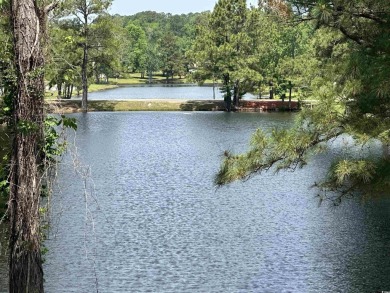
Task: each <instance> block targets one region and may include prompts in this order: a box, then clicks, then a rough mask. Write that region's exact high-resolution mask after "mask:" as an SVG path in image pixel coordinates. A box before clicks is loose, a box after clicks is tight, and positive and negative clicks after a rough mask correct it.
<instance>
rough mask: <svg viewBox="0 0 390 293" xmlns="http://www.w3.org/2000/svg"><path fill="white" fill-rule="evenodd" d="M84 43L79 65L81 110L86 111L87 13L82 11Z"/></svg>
mask: <svg viewBox="0 0 390 293" xmlns="http://www.w3.org/2000/svg"><path fill="white" fill-rule="evenodd" d="M83 33H84V45H83V63H82V65H81V82H82V87H83V97H82V99H81V108H82V111H83V112H84V113H85V112H88V13H87V12H85V13H84V32H83Z"/></svg>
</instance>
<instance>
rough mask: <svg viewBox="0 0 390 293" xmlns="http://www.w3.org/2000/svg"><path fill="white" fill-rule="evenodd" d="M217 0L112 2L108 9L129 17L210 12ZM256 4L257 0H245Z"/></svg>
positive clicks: (134, 0)
mask: <svg viewBox="0 0 390 293" xmlns="http://www.w3.org/2000/svg"><path fill="white" fill-rule="evenodd" d="M216 2H217V0H114V1H113V2H112V6H111V9H110V13H112V14H120V15H131V14H135V13H137V12H141V11H147V10H152V11H157V12H165V13H168V12H169V13H172V14H181V13H189V12H201V11H206V10H212V9H213V8H214V5H215V3H216ZM247 3H248V5H249V4H256V3H257V0H247Z"/></svg>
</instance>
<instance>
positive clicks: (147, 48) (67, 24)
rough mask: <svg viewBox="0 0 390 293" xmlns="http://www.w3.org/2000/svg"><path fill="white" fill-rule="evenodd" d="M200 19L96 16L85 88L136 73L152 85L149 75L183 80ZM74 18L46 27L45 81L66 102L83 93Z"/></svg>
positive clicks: (80, 40)
mask: <svg viewBox="0 0 390 293" xmlns="http://www.w3.org/2000/svg"><path fill="white" fill-rule="evenodd" d="M204 17H205V14H203V13H195V14H192V13H190V14H182V15H171V14H165V13H157V12H153V11H147V12H141V13H138V14H136V15H132V16H119V15H114V16H112V15H108V14H107V13H103V12H102V13H99V14H97V15H96V17H95V18H94V20H93V21H92V22H91V23H90V24H88V28H87V29H88V34H89V35H88V49H89V52H88V53H89V57H88V60H89V62H88V68H87V74H88V77H89V80H90V81H89V83H91V82H94V83H108V82H109V79H110V78H115V77H122V78H126V77H127V76H128V74H130V73H139V74H140V78H145V79H146V78H147V79H148V80H147V81H148V82H152V78H153V73H155V72H162V73H163V74H164V76H165V77H166V78H167V79H169V78H173V76H175V75H176V76H179V78H181V77H184V76H185V75H186V74H187V73H188V72H189V70H190V68H191V66H192V64H191V62H190V60H189V58H188V57H187V52H188V51H189V50H190V48H191V47H192V45H193V42H194V39H195V33H196V27H197V25H198V23H199V21H201V19H202V18H204ZM82 25H83V24H82V23H80V21H79V19H78V18H67V17H65V18H64V17H62V15H61V14H60V15H59V16H58V17H57V18H53V19H52V21H51V22H50V40H51V41H50V46H49V48H50V51H51V54H50V56H51V59H50V62H49V64H48V71H47V78H48V79H49V81H50V85H51V86H54V85H56V86H57V88H58V95H59V96H61V97H64V98H70V97H71V96H72V94H73V93H74V89H76V88H77V89H78V90H80V89H81V88H82V87H81V85H82V75H81V73H80V68H81V66H82V61H83V44H84V40H85V39H86V37H85V36H83V35H80V31H82V30H83V28H82Z"/></svg>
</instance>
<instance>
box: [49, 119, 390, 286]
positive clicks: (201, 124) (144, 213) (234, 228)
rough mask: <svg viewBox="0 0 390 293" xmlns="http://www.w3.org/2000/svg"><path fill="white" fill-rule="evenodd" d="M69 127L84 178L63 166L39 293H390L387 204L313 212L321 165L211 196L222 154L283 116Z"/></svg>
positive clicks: (90, 122) (325, 160) (349, 204)
mask: <svg viewBox="0 0 390 293" xmlns="http://www.w3.org/2000/svg"><path fill="white" fill-rule="evenodd" d="M73 117H76V118H77V119H78V125H79V130H78V133H77V137H76V139H75V141H76V145H77V148H78V152H79V156H80V157H81V160H82V162H84V163H85V164H88V165H89V166H90V167H89V168H88V169H80V168H79V169H77V170H78V174H76V172H75V171H74V167H73V165H74V164H73V163H72V160H71V158H72V156H71V155H68V156H67V157H66V158H65V160H64V164H63V165H62V166H61V168H60V170H59V183H58V186H57V190H56V193H55V195H54V198H53V206H54V208H53V218H54V220H53V223H52V230H51V235H50V240H49V241H47V242H46V245H47V246H48V248H49V254H48V255H47V256H46V260H47V261H46V264H45V279H46V283H45V287H46V292H49V293H62V292H63V293H68V292H78V293H86V292H97V290H96V288H98V289H99V292H142V293H143V292H159V293H160V292H161V293H168V292H172V293H173V292H175V293H176V292H178V293H181V292H185V293H187V292H188V293H192V292H199V293H204V292H206V293H208V292H210V293H214V292H223V293H225V292H232V293H233V292H234V293H235V292H237V293H247V292H258V293H263V292H299V293H301V292H309V293H311V292H321V293H322V292H357V293H358V292H375V291H377V290H386V289H387V290H390V289H389V288H390V278H389V275H390V255H389V251H390V250H389V247H390V225H389V223H390V202H389V201H387V200H377V201H367V202H364V203H362V202H358V201H357V200H350V201H346V202H344V203H343V204H342V205H341V206H340V207H329V206H328V205H323V206H322V207H320V208H318V206H317V204H318V202H317V200H316V198H315V194H316V192H315V190H313V189H309V186H310V185H311V184H312V183H313V182H314V181H316V180H318V179H319V178H320V177H321V176H322V175H323V173H324V172H325V168H326V166H327V165H328V164H329V157H327V156H321V157H318V158H316V160H314V161H313V162H311V163H310V164H309V166H308V167H307V168H305V169H303V170H298V171H297V172H295V173H285V172H282V173H280V174H278V175H273V174H272V173H266V174H264V175H263V176H261V177H259V176H257V177H254V178H253V179H252V180H250V181H248V182H245V183H235V184H232V185H230V186H227V187H223V188H221V189H215V188H214V187H213V185H212V178H213V175H214V174H215V172H216V171H217V169H218V166H219V163H220V160H221V153H222V152H223V151H224V150H226V149H228V150H232V151H239V150H243V149H244V148H245V147H246V145H247V141H248V138H249V136H250V134H251V133H252V132H253V130H254V129H256V128H257V127H262V128H264V129H270V128H271V127H273V126H276V125H279V126H281V127H288V126H289V125H290V124H291V123H292V116H290V115H289V114H282V113H272V114H267V113H261V114H255V113H200V112H197V113H185V112H184V113H183V112H178V113H169V112H164V113H157V112H156V113H155V112H153V113H147V112H140V113H138V112H137V113H89V114H87V115H81V114H80V115H79V114H77V115H74V116H73ZM340 145H342V144H340V143H338V144H337V143H336V145H335V146H334V147H333V148H332V152H331V153H332V154H333V155H334V154H336V153H339V152H342V149H340ZM75 162H76V163H77V160H76V161H75ZM89 173H90V178H92V179H93V180H92V179H90V178H89V176H84V175H88V174H89ZM83 178H87V181H86V183H87V187H88V188H87V190H88V192H87V193H86V194H83V186H84V182H85V181H84V180H83ZM90 190H93V192H92V193H91V192H90Z"/></svg>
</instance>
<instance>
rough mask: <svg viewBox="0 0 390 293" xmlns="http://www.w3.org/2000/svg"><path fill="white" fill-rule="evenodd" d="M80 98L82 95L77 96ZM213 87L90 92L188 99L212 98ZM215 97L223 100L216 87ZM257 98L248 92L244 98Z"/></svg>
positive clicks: (108, 95)
mask: <svg viewBox="0 0 390 293" xmlns="http://www.w3.org/2000/svg"><path fill="white" fill-rule="evenodd" d="M76 98H78V99H80V98H81V97H76ZM213 98H214V96H213V87H211V86H194V85H192V86H177V85H175V86H163V85H157V86H156V85H153V86H128V87H119V88H115V89H110V90H105V91H100V92H93V93H90V94H88V99H90V100H129V99H130V100H131V99H188V100H212V99H213ZM215 98H216V99H217V100H222V99H223V95H222V94H221V92H220V91H219V89H218V88H215ZM251 98H255V97H254V96H253V95H251V94H249V93H248V94H246V95H245V96H244V99H251Z"/></svg>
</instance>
